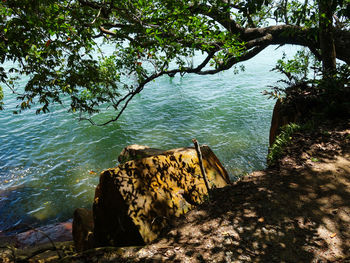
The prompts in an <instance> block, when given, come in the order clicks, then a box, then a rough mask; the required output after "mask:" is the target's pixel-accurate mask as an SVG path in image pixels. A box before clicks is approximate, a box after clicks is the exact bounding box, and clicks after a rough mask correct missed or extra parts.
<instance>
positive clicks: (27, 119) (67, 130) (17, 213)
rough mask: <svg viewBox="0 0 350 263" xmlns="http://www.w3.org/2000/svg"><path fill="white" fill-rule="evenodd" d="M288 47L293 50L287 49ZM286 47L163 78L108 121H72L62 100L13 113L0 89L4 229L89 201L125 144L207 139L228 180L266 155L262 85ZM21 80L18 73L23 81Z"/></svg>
mask: <svg viewBox="0 0 350 263" xmlns="http://www.w3.org/2000/svg"><path fill="white" fill-rule="evenodd" d="M284 50H286V51H287V52H288V53H293V52H292V51H295V48H293V47H285V48H284ZM281 53H282V50H278V51H275V50H274V48H269V49H267V50H265V51H264V52H263V53H261V54H260V55H259V56H257V57H255V58H254V59H252V60H250V61H249V62H247V63H245V67H246V71H245V72H243V73H240V74H239V75H234V74H233V72H232V70H231V71H227V72H224V73H220V74H217V75H213V76H196V75H186V76H184V77H183V78H180V77H178V76H176V77H175V78H173V79H171V78H169V77H162V78H160V79H158V80H156V81H155V82H153V83H151V84H149V85H148V86H146V88H145V89H144V91H143V92H142V93H141V94H139V95H137V96H136V98H135V99H134V101H132V103H131V104H130V106H129V107H128V109H127V110H126V111H125V113H124V115H122V117H121V119H120V120H119V121H118V122H116V123H112V124H110V125H108V126H104V127H96V126H91V124H90V123H88V122H78V120H77V118H76V116H74V115H73V114H70V113H67V112H66V110H65V109H64V108H60V107H58V108H56V110H55V111H53V112H51V113H49V114H45V115H35V112H34V110H29V111H26V112H23V113H22V114H20V115H13V114H12V111H13V110H14V107H15V105H16V103H17V102H16V99H15V98H14V96H13V95H11V94H10V93H9V91H6V90H5V106H6V109H5V110H4V111H2V112H0V230H4V229H6V228H8V227H11V226H14V225H16V224H21V223H26V224H31V225H36V224H45V223H48V222H52V221H63V220H66V219H69V218H71V217H72V213H73V210H74V209H75V208H76V207H91V203H92V201H93V196H94V189H95V186H96V185H97V183H98V174H99V173H100V172H101V171H102V170H103V169H106V168H109V167H114V166H116V165H117V157H118V154H119V153H120V152H121V150H122V149H123V148H124V147H125V146H126V145H129V144H144V145H148V146H150V147H155V148H161V149H170V148H176V147H183V146H190V145H191V144H192V142H191V139H192V138H197V140H198V141H199V142H200V143H201V144H208V145H209V146H210V147H211V148H212V149H213V151H214V152H215V153H216V154H217V156H218V157H219V159H220V160H221V162H222V163H223V164H224V166H225V167H226V169H227V171H228V172H229V174H230V176H231V178H232V179H234V178H235V177H237V176H240V175H242V174H244V173H247V172H251V171H253V170H256V169H263V168H264V167H265V162H266V154H267V147H268V134H269V127H270V121H271V115H272V109H273V105H274V101H273V100H268V99H267V97H266V96H263V95H262V91H263V90H265V89H266V88H267V86H268V85H270V84H273V83H274V82H276V80H277V79H278V78H280V77H281V76H280V75H278V74H276V73H272V72H270V69H271V68H272V67H273V65H274V63H275V61H276V59H278V58H280V56H281ZM23 83H24V80H23Z"/></svg>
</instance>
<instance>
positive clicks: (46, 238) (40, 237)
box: [16, 221, 72, 248]
mask: <svg viewBox="0 0 350 263" xmlns="http://www.w3.org/2000/svg"><path fill="white" fill-rule="evenodd" d="M16 240H17V246H19V247H20V248H22V247H30V246H37V245H40V244H45V243H50V242H51V241H53V242H64V241H71V240H72V222H71V221H68V222H64V223H57V224H52V225H47V226H42V227H38V228H35V229H32V230H29V231H26V232H23V233H20V234H18V235H17V236H16ZM50 240H51V241H50Z"/></svg>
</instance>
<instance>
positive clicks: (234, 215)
mask: <svg viewBox="0 0 350 263" xmlns="http://www.w3.org/2000/svg"><path fill="white" fill-rule="evenodd" d="M61 261H62V262H164V261H166V262H315V263H316V262H319V263H320V262H350V121H346V122H342V123H341V124H340V123H337V124H334V123H333V124H331V123H329V124H327V125H324V126H320V127H318V128H317V129H316V130H313V131H312V132H311V131H310V132H303V133H297V134H295V135H293V139H292V144H291V145H290V146H288V147H287V149H286V151H285V156H284V158H282V159H281V160H280V161H279V164H278V165H277V167H275V168H270V169H266V170H264V171H257V172H254V173H252V174H250V175H248V176H245V177H243V178H242V179H241V180H240V181H238V182H235V183H234V184H232V185H231V186H228V187H226V188H222V189H216V190H215V191H213V193H212V197H211V199H210V201H208V202H206V203H204V204H202V205H201V206H199V207H198V208H197V209H195V210H193V211H191V212H189V213H188V214H186V215H185V216H183V217H181V218H179V219H177V220H176V221H175V222H174V224H173V225H172V226H169V230H168V231H167V232H166V233H165V235H164V236H163V237H161V238H159V239H158V240H156V241H155V242H153V243H152V244H150V245H147V246H145V247H143V248H124V249H119V250H118V251H116V250H115V249H112V248H105V249H101V250H94V251H86V252H85V253H84V254H80V255H70V256H69V257H66V258H63V259H62V260H61Z"/></svg>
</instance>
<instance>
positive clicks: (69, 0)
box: [0, 0, 350, 123]
mask: <svg viewBox="0 0 350 263" xmlns="http://www.w3.org/2000/svg"><path fill="white" fill-rule="evenodd" d="M333 4H334V5H333V6H334V12H335V14H336V16H337V20H336V29H337V37H338V38H339V39H343V41H345V43H350V38H349V37H348V35H347V34H348V30H349V19H348V18H349V13H350V12H349V10H350V2H349V1H348V0H346V1H333ZM318 19H319V13H318V7H317V1H307V0H305V1H297V0H290V1H287V0H283V1H277V0H258V1H251V0H245V1H238V0H232V1H224V0H201V1H199V0H192V1H185V0H179V1H170V0H159V1H151V0H127V1H121V0H76V1H73V0H37V1H32V0H11V1H9V0H3V1H1V2H0V62H1V63H5V62H6V64H5V65H6V66H5V65H2V66H0V81H1V82H2V83H4V87H6V88H8V89H10V90H11V91H12V92H13V93H15V94H17V97H18V99H19V104H18V110H17V111H16V112H20V111H21V110H24V109H28V108H31V106H32V105H33V104H39V105H40V107H39V108H37V113H41V112H48V111H49V105H51V104H53V103H58V104H65V103H66V101H67V100H69V103H70V106H69V109H70V110H71V111H73V112H79V116H80V118H81V119H86V118H89V116H91V115H93V114H96V113H101V112H103V111H104V110H106V109H108V108H111V107H112V108H113V109H114V110H115V111H116V115H115V117H114V118H113V119H112V120H110V121H115V120H117V119H118V118H119V116H120V114H121V113H122V112H123V111H124V110H125V108H126V107H127V105H128V103H129V102H130V101H131V99H132V98H133V97H134V96H135V95H136V94H137V93H139V92H141V91H142V90H143V88H144V86H145V85H147V83H149V82H151V81H153V80H154V79H156V78H158V77H160V76H162V75H169V76H174V75H175V74H181V75H183V74H188V73H195V74H201V75H206V74H215V73H217V72H220V71H223V70H227V69H230V68H232V67H234V66H235V65H236V64H237V63H239V62H241V61H245V60H248V59H250V58H252V57H254V56H255V55H257V54H258V53H260V52H261V51H262V50H264V49H265V48H266V47H267V46H268V45H273V44H282V45H283V44H297V45H302V46H305V47H308V48H309V49H310V51H311V52H312V53H313V54H316V55H320V44H319V39H318V32H319V30H318V28H317V27H318ZM272 21H275V23H276V25H273V26H270V25H271V24H272ZM343 36H344V37H343ZM106 45H108V46H109V47H111V46H112V47H113V48H114V51H113V52H112V54H106V53H105V52H104V47H105V46H106ZM336 48H337V56H338V58H339V59H341V60H343V61H345V62H346V63H349V57H350V56H349V50H348V49H347V48H346V45H345V47H344V46H342V45H337V47H336ZM198 51H199V52H202V53H203V54H204V56H203V60H202V61H201V62H200V63H199V64H196V65H194V64H193V62H192V59H191V57H193V56H194V54H195V53H196V52H198ZM304 59H307V57H304ZM293 63H294V62H293ZM293 63H292V62H289V64H290V65H289V64H286V65H283V67H284V68H286V67H289V68H290V69H292V68H294V69H296V68H298V67H299V66H300V65H299V64H298V63H297V62H295V63H296V64H293ZM300 70H301V71H303V72H300V74H304V73H305V71H306V69H305V68H304V69H300ZM293 73H296V72H293ZM298 74H299V73H298ZM22 76H27V77H28V78H29V80H28V82H27V84H26V85H25V87H24V88H23V89H22V88H20V85H19V83H18V80H19V78H20V77H22ZM90 121H91V119H90ZM110 121H108V122H107V123H109V122H110ZM92 122H93V121H92Z"/></svg>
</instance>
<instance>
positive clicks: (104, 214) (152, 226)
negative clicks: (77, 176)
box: [93, 146, 229, 246]
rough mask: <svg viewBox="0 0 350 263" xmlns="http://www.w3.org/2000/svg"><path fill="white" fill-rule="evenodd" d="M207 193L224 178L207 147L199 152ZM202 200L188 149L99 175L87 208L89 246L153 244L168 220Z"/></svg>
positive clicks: (197, 172) (193, 153) (191, 150)
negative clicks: (89, 209)
mask: <svg viewBox="0 0 350 263" xmlns="http://www.w3.org/2000/svg"><path fill="white" fill-rule="evenodd" d="M201 151H202V155H203V165H204V168H205V171H206V174H207V177H208V180H209V184H210V186H211V187H224V186H226V185H227V184H229V177H228V175H227V172H226V170H225V169H224V167H223V166H222V165H221V163H220V161H219V160H218V159H217V157H216V156H215V155H214V153H213V152H212V151H211V150H210V148H209V147H208V146H202V147H201ZM206 195H207V189H206V187H205V183H204V180H203V178H202V175H201V171H200V167H199V164H198V157H197V153H196V150H195V149H194V148H182V149H175V150H171V151H166V152H164V153H163V154H158V155H155V156H150V157H147V158H143V159H140V160H132V161H128V162H126V163H123V164H120V165H119V166H118V167H116V168H113V169H108V170H105V171H103V172H102V173H101V176H100V183H99V185H98V186H97V188H96V194H95V200H94V205H93V213H94V223H95V224H94V239H95V246H110V245H112V246H127V245H141V244H143V243H148V242H150V241H152V240H154V239H155V238H156V237H157V236H158V235H159V233H160V232H161V230H162V229H164V227H165V226H166V225H167V223H168V221H169V219H171V218H173V217H174V216H180V215H181V214H183V213H186V212H187V211H188V210H190V209H192V208H193V207H194V206H195V205H197V204H200V203H201V202H202V201H203V200H204V197H205V196H206Z"/></svg>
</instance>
